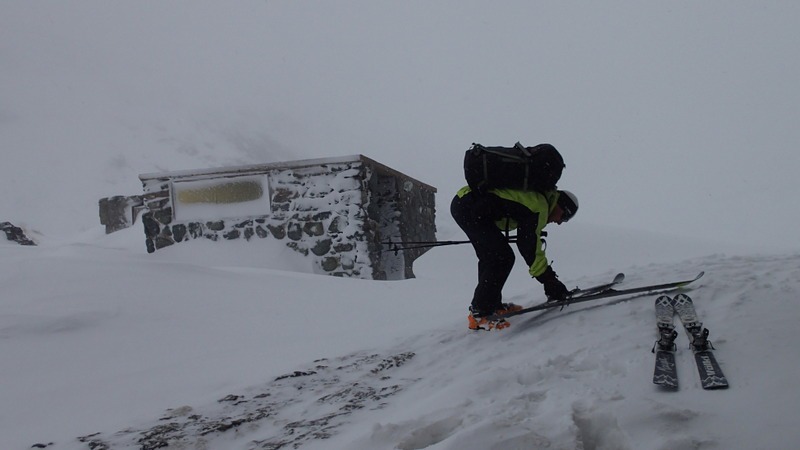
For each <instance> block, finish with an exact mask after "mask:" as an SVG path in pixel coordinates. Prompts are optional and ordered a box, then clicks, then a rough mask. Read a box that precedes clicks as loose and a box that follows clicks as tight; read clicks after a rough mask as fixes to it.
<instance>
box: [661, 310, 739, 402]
mask: <svg viewBox="0 0 800 450" xmlns="http://www.w3.org/2000/svg"><path fill="white" fill-rule="evenodd" d="M676 313H677V314H678V317H679V318H680V320H681V323H682V324H683V328H684V329H685V330H686V335H687V336H688V337H689V341H690V342H689V343H690V347H691V349H692V351H693V352H694V360H695V362H696V363H697V371H698V372H699V373H700V384H701V385H702V386H703V389H725V388H727V387H728V380H727V378H725V375H724V374H723V373H722V369H721V368H720V367H719V363H718V362H717V358H716V357H714V354H713V353H711V350H712V349H713V348H714V346H713V345H711V342H710V341H709V340H708V328H703V322H700V319H699V318H698V317H697V312H696V311H695V309H694V303H693V302H692V299H691V298H690V297H689V296H688V295H686V294H678V295H676V296H675V298H670V297H668V296H666V295H662V296H660V297H658V298H657V299H656V325H657V326H658V333H659V339H658V341H656V343H655V345H654V346H653V353H655V354H656V366H655V370H654V371H653V383H655V384H657V385H659V386H662V387H664V388H667V389H678V369H677V367H676V365H675V350H676V349H677V346H676V345H675V338H677V337H678V332H677V331H675V325H674V323H673V318H674V317H675V314H676Z"/></svg>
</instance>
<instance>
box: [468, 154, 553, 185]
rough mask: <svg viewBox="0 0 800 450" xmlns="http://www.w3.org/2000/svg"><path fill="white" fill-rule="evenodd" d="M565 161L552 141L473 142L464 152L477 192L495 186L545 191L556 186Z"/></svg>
mask: <svg viewBox="0 0 800 450" xmlns="http://www.w3.org/2000/svg"><path fill="white" fill-rule="evenodd" d="M564 167H566V165H565V164H564V158H562V157H561V154H560V153H559V152H558V150H556V148H555V147H553V146H552V145H550V144H539V145H536V146H534V147H523V146H522V144H520V143H519V142H517V143H516V144H515V145H514V146H513V147H484V146H482V145H481V144H472V147H471V148H470V149H469V150H467V154H466V155H465V156H464V176H465V177H466V179H467V184H469V187H470V188H472V190H473V191H475V192H486V191H488V190H489V189H494V188H507V189H519V190H523V191H537V192H546V191H551V190H553V189H555V188H556V183H558V180H559V179H560V178H561V172H562V171H563V170H564Z"/></svg>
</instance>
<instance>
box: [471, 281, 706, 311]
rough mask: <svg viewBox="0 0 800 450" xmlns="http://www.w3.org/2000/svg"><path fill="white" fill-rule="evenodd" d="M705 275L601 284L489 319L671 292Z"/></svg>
mask: <svg viewBox="0 0 800 450" xmlns="http://www.w3.org/2000/svg"><path fill="white" fill-rule="evenodd" d="M703 274H704V272H700V273H699V274H698V275H697V276H696V277H694V278H692V279H691V280H683V281H673V282H670V283H663V284H652V285H649V286H641V287H636V288H629V289H614V286H615V285H616V284H617V283H615V282H614V281H612V282H611V283H606V284H601V285H598V286H594V287H591V288H587V289H583V290H581V289H578V290H574V291H572V292H571V293H570V296H569V297H568V298H567V299H565V300H556V301H549V302H545V303H540V304H538V305H534V306H531V307H528V308H523V309H521V310H519V311H514V312H511V313H507V314H498V315H492V316H489V317H487V318H488V319H490V320H497V319H507V318H509V317H513V316H518V315H520V314H525V313H529V312H533V311H541V310H544V309H550V308H563V307H565V306H568V305H571V304H573V303H581V302H588V301H592V300H599V299H601V298H608V297H617V296H622V295H631V294H642V293H647V292H657V291H670V290H672V289H677V288H679V287H683V286H686V285H687V284H690V283H693V282H695V281H697V280H699V279H700V277H702V276H703ZM624 278H625V276H624V275H623V274H617V276H616V277H614V280H615V281H616V280H619V281H618V282H622V280H623V279H624Z"/></svg>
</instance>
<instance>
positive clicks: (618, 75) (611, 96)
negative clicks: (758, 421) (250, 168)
mask: <svg viewBox="0 0 800 450" xmlns="http://www.w3.org/2000/svg"><path fill="white" fill-rule="evenodd" d="M0 3H2V14H1V15H0V148H2V154H3V156H2V159H3V163H2V165H0V186H2V188H3V192H4V193H5V195H3V196H2V199H0V220H17V221H20V222H25V223H29V224H31V225H33V226H35V227H37V228H39V229H42V230H46V231H47V230H53V228H54V227H53V226H52V225H51V224H50V223H51V222H52V220H53V215H54V213H55V215H57V216H58V217H60V218H61V220H63V222H64V223H65V226H66V227H67V230H70V229H75V230H81V229H84V228H86V227H88V226H94V225H97V219H96V217H97V215H96V214H97V212H96V202H97V199H98V198H99V197H103V196H107V195H114V194H134V193H138V192H139V191H140V185H139V183H138V179H137V178H136V175H137V174H139V173H144V172H153V171H159V170H175V169H188V168H195V167H198V166H205V167H207V166H219V165H228V164H243V163H250V162H253V163H256V162H269V161H275V160H284V159H301V158H316V157H325V156H340V155H348V154H355V153H363V154H365V155H367V156H370V157H372V158H374V159H377V160H378V161H381V162H383V163H385V164H387V165H389V166H392V167H394V168H396V169H398V170H401V171H403V172H405V173H407V174H409V175H411V176H414V177H416V178H419V179H420V180H422V181H425V182H427V183H429V184H432V185H434V186H437V187H438V188H439V195H438V202H439V208H438V212H439V215H440V216H442V217H446V216H447V215H448V212H447V211H448V208H447V205H448V204H449V201H450V197H451V196H452V195H453V193H454V191H455V190H456V189H458V188H459V187H460V186H461V185H463V184H464V182H463V174H462V172H461V164H462V158H463V152H464V151H465V150H466V148H467V147H468V146H469V145H470V144H471V143H472V142H481V143H484V144H486V145H512V144H513V143H514V142H516V141H518V140H519V141H522V142H523V143H524V144H527V145H533V144H536V143H539V142H550V143H552V144H554V145H555V146H556V147H558V148H559V149H560V150H561V151H562V153H563V154H564V156H565V159H566V161H567V169H566V171H565V173H564V177H563V178H562V182H561V186H562V187H564V188H567V189H570V190H572V191H574V192H575V193H576V194H578V196H579V197H580V200H581V214H580V216H579V217H580V220H581V221H583V222H584V223H588V224H592V223H595V224H601V225H620V226H623V227H628V228H633V229H644V230H652V231H659V232H666V233H674V234H678V235H686V236H695V237H699V238H704V239H720V240H724V241H748V242H750V243H752V244H754V245H759V246H763V247H764V248H765V249H770V250H774V249H776V248H780V247H783V248H786V249H791V250H796V249H798V248H800V240H798V239H797V237H796V233H797V232H796V229H797V226H796V223H797V222H798V219H800V213H798V208H797V201H796V200H795V195H796V194H797V193H798V190H799V189H798V188H800V182H798V180H797V172H798V168H800V152H799V151H798V150H799V149H798V147H800V145H799V144H800V127H799V126H798V124H799V123H800V120H798V119H800V58H798V57H797V55H798V54H799V52H798V50H800V49H799V48H798V47H800V3H798V2H796V1H766V2H751V1H731V0H724V1H723V0H719V1H703V2H695V1H670V2H639V1H613V0H612V1H604V2H589V1H559V2H553V1H530V0H525V1H522V0H520V1H501V2H495V1H465V0H458V1H455V0H447V1H394V2H391V1H375V0H363V1H351V0H341V1H336V2H331V1H302V2H296V1H241V2H212V1H195V0H192V1H170V2H155V1H152V2H151V1H147V2H141V1H124V2H107V1H88V0H86V1H83V0H82V1H67V0H64V1H40V2H28V1H24V0H3V1H2V2H0ZM45 222H50V223H45ZM59 231H64V230H63V229H61V230H59Z"/></svg>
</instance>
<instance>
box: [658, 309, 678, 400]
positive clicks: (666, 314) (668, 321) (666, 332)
mask: <svg viewBox="0 0 800 450" xmlns="http://www.w3.org/2000/svg"><path fill="white" fill-rule="evenodd" d="M674 316H675V307H674V304H673V302H672V299H671V298H669V297H668V296H666V295H662V296H660V297H658V298H657V299H656V326H658V336H659V338H658V341H656V343H655V345H653V353H655V354H656V367H655V370H654V371H653V383H655V384H657V385H659V386H663V387H665V388H669V389H678V368H677V367H676V366H675V349H676V348H675V338H677V337H678V332H677V331H675V323H674V321H673V318H674Z"/></svg>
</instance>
